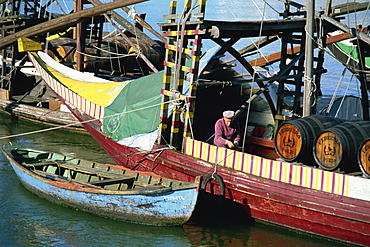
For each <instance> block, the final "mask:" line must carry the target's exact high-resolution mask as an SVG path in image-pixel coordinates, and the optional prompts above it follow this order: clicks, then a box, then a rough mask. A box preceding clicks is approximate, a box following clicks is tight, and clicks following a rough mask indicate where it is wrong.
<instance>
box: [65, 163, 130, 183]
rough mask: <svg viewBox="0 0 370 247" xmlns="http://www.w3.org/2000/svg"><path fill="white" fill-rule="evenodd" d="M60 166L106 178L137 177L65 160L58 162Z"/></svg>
mask: <svg viewBox="0 0 370 247" xmlns="http://www.w3.org/2000/svg"><path fill="white" fill-rule="evenodd" d="M58 166H60V167H63V168H67V169H70V170H73V171H78V172H82V173H87V174H89V175H96V176H99V177H105V178H108V179H128V180H131V179H135V177H133V176H127V175H123V174H114V173H112V172H109V171H103V170H101V169H99V168H91V167H86V166H81V165H75V164H72V163H67V162H63V161H60V162H58ZM99 181H101V180H99ZM99 181H93V182H99Z"/></svg>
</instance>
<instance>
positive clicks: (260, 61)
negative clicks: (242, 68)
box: [249, 33, 354, 66]
mask: <svg viewBox="0 0 370 247" xmlns="http://www.w3.org/2000/svg"><path fill="white" fill-rule="evenodd" d="M353 37H354V36H353V35H352V34H349V33H342V34H338V35H335V36H332V37H328V38H327V39H326V44H327V45H330V44H332V43H336V42H339V41H342V40H345V39H349V38H353ZM300 50H301V46H296V47H294V48H293V49H289V50H287V54H289V55H293V54H296V53H298V52H299V51H300ZM280 58H281V52H276V53H273V54H270V55H267V56H264V57H260V58H257V59H254V60H251V61H250V62H249V63H250V64H251V65H252V66H265V65H267V64H268V63H274V62H276V61H279V60H280Z"/></svg>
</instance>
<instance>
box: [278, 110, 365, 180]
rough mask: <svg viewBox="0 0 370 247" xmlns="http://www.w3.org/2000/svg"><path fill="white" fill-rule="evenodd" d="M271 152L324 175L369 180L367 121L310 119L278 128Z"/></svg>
mask: <svg viewBox="0 0 370 247" xmlns="http://www.w3.org/2000/svg"><path fill="white" fill-rule="evenodd" d="M275 149H276V151H277V153H278V154H279V156H280V157H281V158H282V159H284V160H286V161H288V162H293V161H295V162H301V163H303V164H306V165H315V166H319V167H320V168H322V169H324V170H327V171H342V172H346V173H350V172H357V171H360V170H361V171H362V172H363V173H364V175H365V176H367V177H369V178H370V175H369V174H370V121H362V120H361V121H359V120H356V121H346V120H343V119H336V118H332V117H328V116H321V115H314V116H310V117H305V118H301V119H297V120H292V121H287V122H285V123H283V124H282V125H280V126H279V128H278V129H277V133H276V137H275Z"/></svg>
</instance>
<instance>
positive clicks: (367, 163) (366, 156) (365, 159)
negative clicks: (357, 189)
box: [357, 138, 370, 178]
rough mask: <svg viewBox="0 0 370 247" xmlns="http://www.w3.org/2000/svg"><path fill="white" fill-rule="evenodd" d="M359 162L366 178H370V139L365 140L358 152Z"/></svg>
mask: <svg viewBox="0 0 370 247" xmlns="http://www.w3.org/2000/svg"><path fill="white" fill-rule="evenodd" d="M357 161H358V164H359V167H360V169H361V171H362V173H363V174H364V175H365V177H367V178H370V138H367V139H365V140H364V141H363V142H362V143H361V145H360V148H359V150H358V155H357Z"/></svg>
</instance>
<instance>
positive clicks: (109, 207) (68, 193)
mask: <svg viewBox="0 0 370 247" xmlns="http://www.w3.org/2000/svg"><path fill="white" fill-rule="evenodd" d="M3 152H4V154H5V155H6V156H7V158H8V160H9V161H10V163H11V165H12V168H13V170H14V172H15V173H16V175H17V176H18V178H19V180H20V181H21V183H22V184H23V185H24V186H25V187H26V188H27V189H28V190H29V191H31V192H33V193H35V194H36V195H38V196H39V197H41V198H44V199H46V200H48V201H51V202H53V203H56V204H59V205H62V206H66V207H71V208H76V209H79V210H81V211H85V212H89V213H93V214H96V215H99V216H103V217H108V218H112V219H116V220H122V221H127V222H132V223H138V224H145V225H157V226H174V225H182V224H184V223H185V222H187V221H188V220H189V219H190V217H191V216H192V213H193V211H194V209H195V206H196V202H197V198H198V191H199V190H198V187H197V186H195V187H194V186H189V187H188V188H184V189H179V190H171V191H164V192H158V193H150V194H149V195H148V194H145V193H141V194H140V193H133V192H132V191H131V192H128V191H125V190H120V191H114V190H113V191H112V190H104V189H102V188H101V189H99V188H91V187H88V186H86V185H79V184H75V183H72V182H71V181H67V180H66V181H61V179H58V178H55V179H54V180H53V179H47V178H45V177H40V176H37V174H35V173H33V172H32V171H30V170H28V169H26V168H24V167H23V166H22V165H20V164H19V163H18V162H17V161H16V160H14V159H13V158H12V157H11V154H10V153H9V152H8V151H4V149H3ZM48 177H53V175H48Z"/></svg>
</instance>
